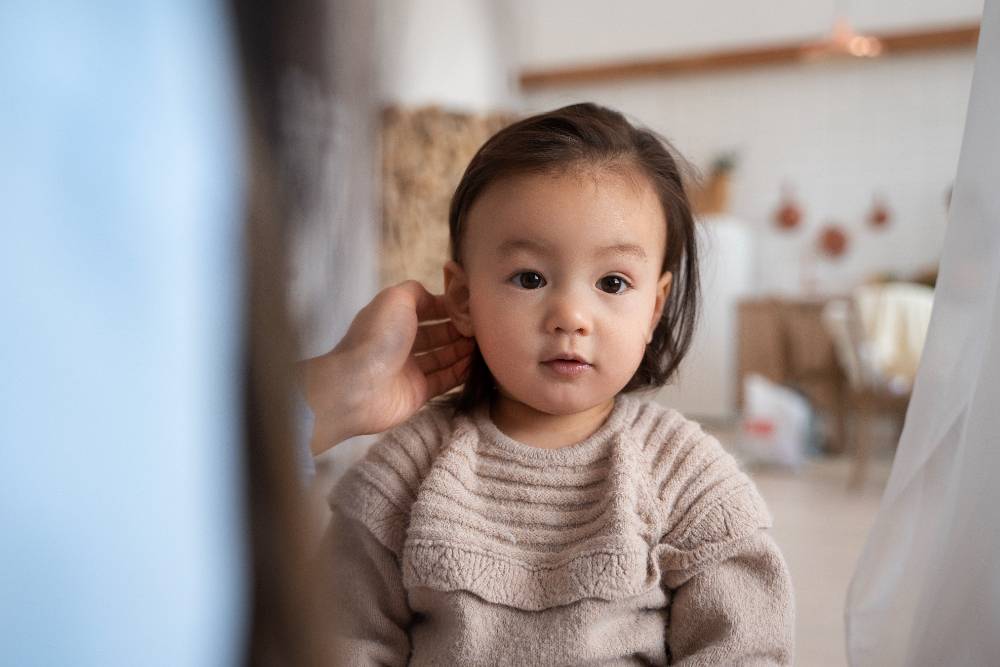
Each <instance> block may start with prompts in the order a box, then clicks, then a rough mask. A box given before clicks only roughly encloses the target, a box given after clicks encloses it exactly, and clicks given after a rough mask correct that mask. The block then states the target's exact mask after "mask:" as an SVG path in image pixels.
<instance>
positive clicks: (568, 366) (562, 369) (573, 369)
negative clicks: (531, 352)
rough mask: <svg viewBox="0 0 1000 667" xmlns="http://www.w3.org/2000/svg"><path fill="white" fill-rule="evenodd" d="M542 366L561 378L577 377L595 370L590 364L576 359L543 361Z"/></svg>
mask: <svg viewBox="0 0 1000 667" xmlns="http://www.w3.org/2000/svg"><path fill="white" fill-rule="evenodd" d="M542 366H544V367H545V368H547V369H549V371H550V372H552V373H554V374H556V375H558V376H560V377H576V376H578V375H580V374H581V373H586V372H587V371H588V370H590V369H591V368H593V366H591V365H590V364H588V363H586V362H584V361H577V360H575V359H550V360H549V361H543V362H542Z"/></svg>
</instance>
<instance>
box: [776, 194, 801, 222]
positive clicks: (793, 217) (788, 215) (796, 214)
mask: <svg viewBox="0 0 1000 667" xmlns="http://www.w3.org/2000/svg"><path fill="white" fill-rule="evenodd" d="M774 222H775V224H776V225H777V227H778V229H783V230H791V229H795V228H796V227H798V226H799V224H800V223H801V222H802V208H801V207H800V206H799V204H798V202H796V201H795V198H794V197H792V195H791V191H790V189H789V188H785V192H784V194H783V195H782V198H781V203H780V204H779V205H778V209H777V210H776V211H775V212H774Z"/></svg>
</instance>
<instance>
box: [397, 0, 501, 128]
mask: <svg viewBox="0 0 1000 667" xmlns="http://www.w3.org/2000/svg"><path fill="white" fill-rule="evenodd" d="M377 11H378V23H379V37H378V43H379V50H380V53H381V58H380V72H379V88H380V90H381V97H382V99H383V101H384V102H386V103H397V104H403V105H407V106H413V107H416V106H424V105H431V104H434V105H439V106H443V107H446V108H451V109H456V110H466V111H493V110H496V109H509V108H511V107H513V106H514V105H515V100H516V97H517V92H516V88H515V81H516V78H515V77H516V72H515V68H514V54H515V44H514V42H513V37H512V34H511V32H510V28H511V27H513V19H512V17H511V15H510V13H509V11H508V4H507V2H505V1H502V2H493V1H492V0H379V2H378V10H377Z"/></svg>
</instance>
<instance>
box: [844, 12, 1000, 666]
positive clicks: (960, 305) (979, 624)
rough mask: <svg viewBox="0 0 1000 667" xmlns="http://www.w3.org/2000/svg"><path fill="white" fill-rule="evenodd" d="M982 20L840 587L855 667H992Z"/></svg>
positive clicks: (995, 59) (997, 76) (992, 133)
mask: <svg viewBox="0 0 1000 667" xmlns="http://www.w3.org/2000/svg"><path fill="white" fill-rule="evenodd" d="M982 26H983V30H982V36H981V40H980V44H979V51H978V53H977V55H976V69H975V76H974V78H973V83H972V95H971V98H970V102H969V111H968V117H967V121H966V127H965V137H964V139H963V144H962V153H961V158H960V160H959V166H958V176H957V179H956V181H955V194H954V198H953V201H952V206H951V215H950V222H949V225H948V231H947V236H946V238H945V244H944V252H943V255H942V258H941V263H940V275H939V276H938V281H937V285H936V287H935V295H934V312H933V315H932V317H931V323H930V328H929V330H928V333H927V341H926V345H925V346H924V350H923V355H922V357H921V363H920V369H919V371H918V373H917V378H916V383H915V384H914V387H913V397H912V399H911V400H910V405H909V409H908V411H907V414H906V423H905V426H904V428H903V434H902V437H901V439H900V442H899V448H898V451H897V453H896V458H895V460H894V462H893V468H892V473H891V475H890V477H889V482H888V485H887V487H886V490H885V495H884V496H883V498H882V504H881V507H880V510H879V514H878V517H877V518H876V521H875V526H874V528H873V529H872V532H871V534H870V536H869V539H868V543H867V545H866V547H865V550H864V552H863V554H862V557H861V559H860V562H859V564H858V568H857V570H856V572H855V575H854V579H853V581H852V582H851V587H850V590H849V592H848V600H847V645H848V655H849V658H850V663H851V664H852V665H854V666H855V667H875V666H879V667H881V666H883V665H890V666H892V665H997V664H1000V636H998V635H997V632H996V629H997V627H1000V607H998V606H997V599H998V593H997V591H998V590H1000V571H998V569H997V567H996V562H997V558H998V556H1000V524H998V523H997V522H996V520H995V519H994V516H995V514H996V508H997V506H998V505H1000V486H998V485H997V478H996V475H997V470H1000V448H998V447H997V446H996V443H997V433H1000V411H998V410H997V405H1000V226H998V225H997V220H1000V191H998V190H997V188H996V174H997V172H998V171H1000V132H998V128H997V123H998V121H997V119H998V118H1000V2H997V1H996V0H988V1H987V2H986V8H985V14H984V17H983V22H982Z"/></svg>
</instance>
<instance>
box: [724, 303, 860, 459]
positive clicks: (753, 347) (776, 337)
mask: <svg viewBox="0 0 1000 667" xmlns="http://www.w3.org/2000/svg"><path fill="white" fill-rule="evenodd" d="M825 303H826V299H819V298H816V299H809V298H802V299H793V298H775V297H770V298H752V299H743V300H741V301H740V303H739V306H738V315H737V328H738V331H739V334H738V340H737V355H736V356H737V368H738V370H737V373H736V387H735V390H736V397H737V405H739V406H742V404H743V378H744V377H745V376H746V375H747V374H749V373H758V374H760V375H763V376H764V377H766V378H768V379H769V380H771V381H773V382H777V383H780V384H784V385H787V386H790V387H793V388H795V389H798V390H800V391H801V392H802V393H803V394H805V395H806V396H807V397H808V398H809V400H810V401H811V403H812V405H813V407H814V408H815V409H816V410H817V412H818V414H819V415H820V417H821V418H822V421H823V426H824V432H825V433H824V435H825V442H826V449H827V450H829V451H831V452H842V451H844V448H845V439H846V419H847V396H848V386H847V378H846V376H845V375H844V373H843V371H842V369H841V367H840V365H839V364H838V362H837V359H836V356H835V352H834V346H833V340H832V339H831V338H830V336H829V334H828V333H827V332H826V329H825V328H824V326H823V322H822V320H821V317H820V314H821V313H822V310H823V306H824V305H825Z"/></svg>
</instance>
